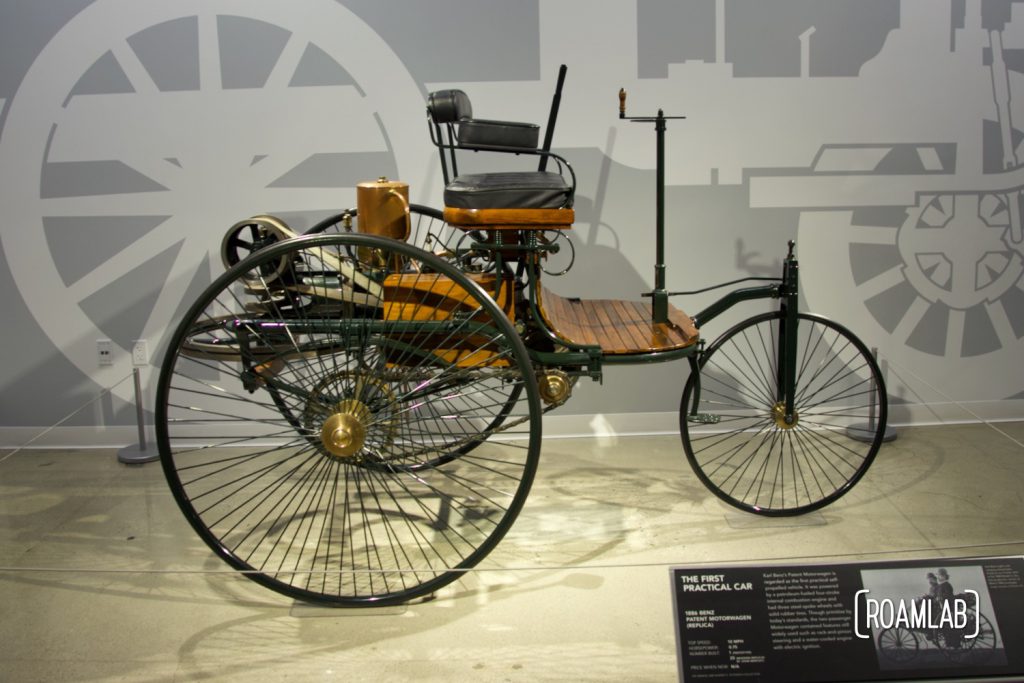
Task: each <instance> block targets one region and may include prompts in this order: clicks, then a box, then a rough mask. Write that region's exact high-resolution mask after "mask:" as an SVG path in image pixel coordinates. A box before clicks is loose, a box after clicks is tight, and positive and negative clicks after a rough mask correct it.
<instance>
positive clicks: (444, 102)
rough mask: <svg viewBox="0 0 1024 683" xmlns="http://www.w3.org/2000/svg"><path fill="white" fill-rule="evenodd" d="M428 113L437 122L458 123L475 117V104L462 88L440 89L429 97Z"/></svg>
mask: <svg viewBox="0 0 1024 683" xmlns="http://www.w3.org/2000/svg"><path fill="white" fill-rule="evenodd" d="M427 113H428V114H429V115H430V118H431V120H432V121H433V122H434V123H437V124H442V123H458V122H459V121H464V120H466V119H471V118H473V105H472V104H471V103H470V101H469V95H467V94H466V93H464V92H463V91H461V90H438V91H437V92H432V93H430V97H429V98H428V99H427Z"/></svg>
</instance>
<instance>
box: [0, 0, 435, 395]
mask: <svg viewBox="0 0 1024 683" xmlns="http://www.w3.org/2000/svg"><path fill="white" fill-rule="evenodd" d="M301 5H302V6H301V8H300V7H299V6H298V4H297V3H287V4H286V3H250V2H244V1H243V0H220V1H218V2H202V1H199V0H192V1H188V0H186V1H182V2H174V3H167V2H131V3H124V2H114V1H112V0H99V1H98V2H96V3H94V4H93V5H90V6H89V7H87V8H86V9H84V10H83V11H82V12H80V13H79V14H78V15H77V16H75V18H74V19H73V20H72V21H70V22H69V23H68V24H67V25H66V26H64V27H63V28H62V29H61V30H60V31H59V32H58V33H57V34H56V35H55V36H54V38H53V39H52V40H51V41H50V43H49V44H48V45H47V46H46V47H45V48H44V49H43V51H42V52H41V54H40V55H39V57H38V58H37V59H36V61H35V62H34V63H33V65H32V67H31V68H30V69H29V71H28V72H27V74H26V75H25V78H24V80H23V82H22V84H21V86H20V88H19V90H18V92H17V94H16V95H15V97H14V98H13V99H12V100H11V101H10V102H9V103H8V107H9V113H8V116H7V119H6V122H5V125H4V129H3V131H2V137H0V172H2V178H3V182H2V183H0V193H3V196H4V197H5V200H6V201H5V202H4V203H5V208H6V209H7V211H6V213H7V215H6V216H5V223H4V225H3V227H2V228H0V230H2V231H3V232H2V235H0V237H2V240H3V247H4V252H5V254H6V257H7V260H8V264H9V267H10V270H11V272H12V274H13V277H14V280H15V283H16V285H17V288H18V290H19V292H20V295H21V297H22V298H23V299H24V301H25V303H26V305H27V306H28V308H29V310H30V311H31V312H32V314H33V315H34V316H35V318H36V320H37V322H38V323H39V325H40V327H41V328H42V329H43V331H44V333H45V334H46V335H47V336H48V337H49V338H50V339H51V340H52V341H53V343H54V344H55V346H57V348H59V349H60V350H61V352H62V353H64V355H65V356H66V357H67V358H68V359H69V360H70V361H71V362H72V363H73V364H74V365H75V366H76V367H77V368H79V369H80V370H81V371H82V372H83V373H85V374H86V375H88V376H90V377H92V378H93V379H94V380H95V381H96V382H97V383H99V384H101V385H108V386H109V385H110V384H113V383H114V382H116V381H117V380H119V379H121V378H122V377H124V376H126V375H127V374H128V372H129V370H130V367H131V364H130V353H129V349H130V346H131V342H132V340H133V339H147V340H148V342H149V349H150V352H151V353H152V354H153V356H154V357H153V358H151V362H152V363H153V364H157V363H158V362H159V358H158V357H156V356H157V354H158V352H159V351H160V350H162V348H163V340H164V336H165V331H166V329H167V328H168V327H169V326H170V325H172V322H173V320H174V319H175V318H176V317H179V316H180V315H181V312H182V311H183V310H184V308H185V307H187V306H188V304H189V303H190V302H191V300H192V299H194V298H195V296H197V294H198V292H200V291H201V290H202V289H203V288H204V287H205V286H206V285H207V284H208V283H209V282H210V281H211V280H212V279H213V278H214V277H215V276H216V275H217V274H218V273H219V272H220V271H221V270H222V269H223V266H222V265H221V263H220V255H219V247H220V242H221V238H222V236H223V234H224V231H225V230H227V229H228V228H229V227H230V226H231V225H232V224H234V223H235V222H237V221H238V220H239V219H242V218H245V217H247V216H251V215H254V214H258V213H265V212H266V213H275V214H279V215H284V216H288V215H289V214H303V213H311V214H314V213H317V212H319V214H320V215H325V214H327V213H329V212H333V211H337V210H339V209H341V208H344V207H346V206H349V205H351V204H353V203H354V191H352V190H351V189H350V188H354V186H355V184H356V183H357V182H359V181H360V180H365V179H366V178H372V177H376V176H378V175H381V174H384V173H394V172H396V171H398V172H399V173H401V174H402V175H403V180H406V181H408V182H410V184H414V186H416V185H418V184H419V181H420V178H419V177H418V176H416V174H417V173H422V172H423V170H422V169H425V167H426V163H425V159H426V157H427V155H429V149H428V148H427V141H426V140H425V139H424V138H425V137H426V136H425V135H424V131H423V130H422V127H421V125H420V124H421V122H422V121H421V118H420V113H421V110H422V108H423V97H422V94H421V91H420V88H419V86H418V85H417V84H416V83H415V81H413V79H412V78H411V76H410V75H409V73H408V71H407V70H406V68H405V67H404V65H403V64H402V62H401V60H400V59H399V58H398V57H397V56H396V55H395V54H394V52H393V51H392V50H391V48H390V47H389V46H388V45H387V44H386V43H384V41H383V40H382V39H381V38H380V36H379V35H378V34H377V33H376V32H375V31H373V30H372V29H371V28H370V27H368V26H367V25H366V24H365V23H364V22H363V21H362V20H360V19H359V18H358V17H357V16H356V15H355V14H353V13H352V12H351V11H349V10H348V9H346V8H345V7H343V6H342V5H340V4H338V3H336V2H334V1H333V0H302V2H301ZM360 162H361V165H363V166H365V168H355V166H358V165H360ZM349 164H351V165H352V168H349V166H348V165H349ZM297 227H298V228H299V230H298V231H299V232H301V229H302V228H303V227H304V226H302V225H299V226H297ZM100 338H109V339H112V340H113V341H114V342H115V344H116V347H115V351H116V353H115V364H114V365H113V366H112V367H102V368H101V367H98V366H97V358H96V340H97V339H100ZM117 347H120V348H117ZM129 391H130V388H129V387H128V385H127V384H123V385H121V387H119V390H118V394H119V396H120V397H121V398H126V397H127V396H128V395H129Z"/></svg>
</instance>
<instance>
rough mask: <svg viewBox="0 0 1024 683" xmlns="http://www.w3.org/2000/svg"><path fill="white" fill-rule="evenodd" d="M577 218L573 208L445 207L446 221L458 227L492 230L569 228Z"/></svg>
mask: <svg viewBox="0 0 1024 683" xmlns="http://www.w3.org/2000/svg"><path fill="white" fill-rule="evenodd" d="M575 220H576V212H575V211H573V210H572V209H460V208H456V207H452V206H446V207H444V222H445V223H448V224H449V225H454V226H457V227H463V226H472V227H474V228H479V227H483V226H486V227H487V228H488V229H490V230H522V229H524V227H530V226H541V225H542V226H544V228H545V229H546V230H559V229H563V230H565V229H568V228H571V227H572V224H573V222H574V221H575Z"/></svg>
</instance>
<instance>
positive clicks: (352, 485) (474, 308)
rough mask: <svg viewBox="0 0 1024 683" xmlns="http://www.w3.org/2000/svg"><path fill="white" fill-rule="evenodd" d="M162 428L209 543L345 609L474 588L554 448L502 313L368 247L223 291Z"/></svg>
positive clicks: (453, 275)
mask: <svg viewBox="0 0 1024 683" xmlns="http://www.w3.org/2000/svg"><path fill="white" fill-rule="evenodd" d="M352 254H354V255H356V256H355V257H353V256H352ZM281 262H285V263H287V264H288V267H287V268H286V269H284V270H283V271H282V272H280V273H279V274H278V275H277V277H276V278H275V279H274V281H273V282H268V283H267V286H266V289H265V290H261V291H254V289H258V287H256V283H257V282H258V280H259V277H260V273H261V272H262V270H265V264H267V263H275V264H276V263H281ZM381 264H400V266H399V267H400V268H401V269H402V272H401V273H390V275H393V276H395V277H396V278H400V279H402V281H403V285H402V286H401V287H396V286H395V283H394V281H393V280H388V281H387V283H388V285H387V286H386V287H384V288H383V289H382V290H381V291H380V292H378V291H377V290H376V289H375V288H376V287H377V285H376V284H374V283H378V282H381V281H384V280H383V278H384V276H386V275H388V274H389V273H386V272H384V270H383V269H381V268H380V266H381ZM339 273H357V274H358V275H356V276H353V277H351V278H349V277H341V278H339V277H338V274H339ZM360 275H365V276H369V277H370V280H361V279H360V277H359V276H360ZM438 282H440V283H442V284H445V285H446V286H447V285H450V286H451V287H453V289H451V292H453V293H452V294H449V295H447V296H446V295H443V294H442V295H440V296H439V295H438V291H439V290H438V288H437V287H433V288H432V284H431V283H434V284H436V283H438ZM318 283H320V284H318ZM360 283H362V284H360ZM417 285H422V286H420V287H417ZM346 297H347V299H348V301H344V302H339V298H342V299H344V298H346ZM254 298H256V299H258V300H259V302H257V303H256V304H255V305H253V303H252V300H253V299H254ZM247 304H249V305H248V307H247ZM402 307H404V308H402ZM421 314H422V315H421ZM421 318H422V319H421ZM428 408H429V410H428ZM156 412H157V415H156V427H157V442H158V447H159V450H160V458H161V462H162V466H163V470H164V473H165V475H166V478H167V480H168V483H169V484H170V487H171V490H172V492H173V494H174V498H175V500H176V501H177V503H178V505H179V506H180V507H181V509H182V511H183V512H184V514H185V516H186V518H187V519H188V521H189V523H190V524H191V525H192V527H193V528H194V529H195V531H196V532H197V533H198V534H199V535H200V537H202V539H203V540H204V541H205V542H206V543H207V544H208V545H209V546H210V547H211V548H212V549H213V550H214V551H215V552H216V553H217V554H218V555H219V556H220V557H221V558H223V559H224V560H225V561H227V562H228V563H229V564H230V565H231V566H232V567H234V568H236V569H238V570H240V571H242V572H244V573H245V576H247V577H248V578H250V579H252V580H254V581H256V582H258V583H260V584H262V585H264V586H267V587H269V588H271V589H273V590H275V591H278V592H280V593H282V594H285V595H288V596H290V597H293V598H297V599H300V600H306V601H311V602H318V603H325V604H332V605H339V606H371V605H387V604H397V603H401V602H406V601H408V600H410V599H413V598H415V597H419V596H423V595H427V594H430V593H433V592H434V591H436V590H437V589H439V588H441V587H442V586H444V585H446V584H448V583H450V582H452V581H454V580H456V579H458V578H460V577H461V576H463V574H464V573H465V570H467V569H469V568H471V567H473V566H474V565H476V564H477V563H478V562H479V561H480V560H481V559H482V558H483V557H484V556H486V555H487V554H488V553H489V552H490V551H491V550H492V549H493V548H494V547H495V545H496V544H497V543H498V542H499V541H500V540H501V538H502V537H503V536H504V535H505V533H506V532H507V531H508V529H509V528H510V526H511V525H512V523H513V521H514V520H515V518H516V516H517V515H518V513H519V511H520V509H521V508H522V505H523V503H524V501H525V500H526V496H527V494H528V492H529V489H530V486H531V483H532V481H533V477H534V473H535V471H536V467H537V458H538V456H539V452H540V441H541V404H540V398H539V393H538V390H537V383H536V378H535V376H534V373H533V369H532V365H531V363H530V360H529V357H528V355H527V351H526V348H525V347H524V345H523V342H522V340H521V339H520V337H519V336H518V335H517V334H516V331H515V328H514V327H513V325H512V323H511V322H510V321H509V319H508V317H507V316H506V315H505V313H503V312H502V311H501V309H500V308H499V307H498V306H497V304H495V303H494V301H493V299H491V297H490V296H489V295H488V294H487V293H486V292H485V291H484V290H483V288H481V286H480V285H478V284H477V283H475V282H474V281H472V280H471V279H470V278H469V277H468V276H467V275H466V274H464V273H462V272H461V271H460V270H458V269H457V268H456V267H454V266H453V265H452V264H450V263H447V262H445V261H444V260H442V259H440V258H437V257H436V256H434V255H432V254H430V253H428V252H425V251H423V250H421V249H418V248H416V247H414V246H411V245H408V244H404V243H400V242H396V241H394V240H389V239H384V238H379V237H374V236H369V235H359V234H337V235H318V236H308V237H300V238H296V239H292V240H288V241H284V242H280V243H277V244H274V245H271V246H269V247H266V248H265V249H261V250H259V251H258V252H256V253H254V254H253V255H252V256H250V257H248V258H246V259H245V260H243V261H242V262H240V263H238V264H237V265H236V266H235V267H233V268H231V269H230V270H229V271H227V272H226V273H224V274H223V275H222V276H221V277H219V278H218V279H217V280H216V281H215V282H214V283H213V284H211V285H210V287H209V288H207V290H206V291H205V292H204V293H203V294H202V296H201V297H200V298H199V299H198V300H197V301H196V302H195V303H194V304H193V305H192V306H191V308H190V309H189V311H188V312H187V313H186V315H185V317H184V319H183V320H182V321H181V324H180V325H179V326H178V328H177V330H176V331H175V333H174V335H173V337H172V338H171V342H170V345H169V347H168V352H167V354H166V356H165V358H164V362H163V366H162V369H161V374H160V380H159V384H158V388H157V398H156ZM336 415H342V416H343V417H341V418H335V422H330V423H329V420H331V419H332V416H336ZM339 419H340V420H342V422H340V423H339V422H337V420H339ZM328 424H341V425H343V428H339V429H340V431H338V430H334V431H331V429H329V428H328V426H325V425H328ZM354 424H358V427H356V426H353V425H354ZM360 430H362V432H361V436H359V437H358V438H357V437H356V436H353V435H354V434H360ZM339 434H340V435H341V436H337V435H339ZM331 435H334V436H331ZM496 435H497V436H498V437H499V438H496V439H495V438H491V437H494V436H496ZM353 443H354V444H357V445H358V448H357V450H356V451H355V452H348V451H344V452H342V453H340V454H339V453H338V452H335V451H332V448H334V449H342V450H344V449H346V448H348V447H349V446H350V445H351V444H353ZM339 444H342V445H339ZM467 446H471V447H472V452H471V453H470V452H468V451H469V450H470V449H469V448H467Z"/></svg>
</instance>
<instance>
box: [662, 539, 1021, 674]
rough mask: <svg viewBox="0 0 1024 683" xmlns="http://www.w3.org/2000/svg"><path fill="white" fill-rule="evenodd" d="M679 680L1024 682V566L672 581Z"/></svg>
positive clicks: (698, 569)
mask: <svg viewBox="0 0 1024 683" xmlns="http://www.w3.org/2000/svg"><path fill="white" fill-rule="evenodd" d="M671 578H672V594H673V603H674V609H675V617H676V639H677V645H678V653H679V671H680V678H681V680H683V681H685V682H686V683H695V682H699V681H733V680H744V679H748V680H757V681H766V682H771V681H780V682H781V681H787V682H789V681H815V682H817V683H827V682H831V681H855V680H927V679H929V678H944V679H946V678H953V677H958V676H987V677H1002V676H1005V677H1007V679H1010V678H1011V677H1012V679H1013V680H1019V679H1020V677H1021V676H1024V652H1022V645H1024V558H1021V557H999V558H982V559H956V560H952V559H932V560H911V561H893V562H875V563H863V564H807V565H777V566H720V567H711V566H695V567H674V568H673V569H672V570H671Z"/></svg>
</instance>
